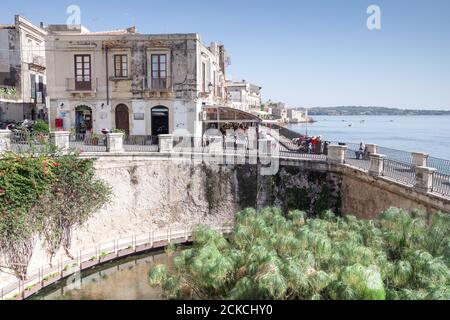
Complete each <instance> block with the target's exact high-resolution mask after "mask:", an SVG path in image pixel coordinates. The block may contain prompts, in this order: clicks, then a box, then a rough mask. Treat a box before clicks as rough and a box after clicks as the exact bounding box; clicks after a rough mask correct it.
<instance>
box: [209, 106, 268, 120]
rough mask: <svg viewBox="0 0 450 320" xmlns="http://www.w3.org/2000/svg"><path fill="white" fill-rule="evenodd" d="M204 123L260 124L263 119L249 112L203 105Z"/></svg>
mask: <svg viewBox="0 0 450 320" xmlns="http://www.w3.org/2000/svg"><path fill="white" fill-rule="evenodd" d="M202 120H203V122H204V123H248V124H251V123H254V124H258V123H260V122H261V120H260V119H259V118H258V117H257V116H255V115H253V114H251V113H248V112H245V111H242V110H238V109H234V108H229V107H223V106H205V107H203V119H202Z"/></svg>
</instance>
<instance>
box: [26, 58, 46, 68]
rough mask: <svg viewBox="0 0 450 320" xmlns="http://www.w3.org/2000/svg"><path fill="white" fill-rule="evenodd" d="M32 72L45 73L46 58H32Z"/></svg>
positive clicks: (30, 66) (30, 64) (30, 65)
mask: <svg viewBox="0 0 450 320" xmlns="http://www.w3.org/2000/svg"><path fill="white" fill-rule="evenodd" d="M28 65H29V68H30V69H31V70H35V71H44V70H45V68H46V67H45V58H44V57H42V56H38V55H33V56H31V59H30V63H29V64H28Z"/></svg>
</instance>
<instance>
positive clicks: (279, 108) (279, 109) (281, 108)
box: [267, 102, 289, 122]
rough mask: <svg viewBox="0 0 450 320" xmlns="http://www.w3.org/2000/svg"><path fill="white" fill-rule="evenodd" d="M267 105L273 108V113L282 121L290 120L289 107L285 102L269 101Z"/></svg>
mask: <svg viewBox="0 0 450 320" xmlns="http://www.w3.org/2000/svg"><path fill="white" fill-rule="evenodd" d="M267 106H268V107H269V108H271V109H272V115H274V116H275V117H276V118H277V119H279V120H281V121H282V122H287V121H288V120H289V116H288V108H287V107H286V104H285V103H283V102H277V103H275V102H268V103H267Z"/></svg>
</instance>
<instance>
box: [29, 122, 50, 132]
mask: <svg viewBox="0 0 450 320" xmlns="http://www.w3.org/2000/svg"><path fill="white" fill-rule="evenodd" d="M33 130H34V131H35V132H40V133H49V132H50V130H49V127H48V123H47V122H45V121H44V120H41V119H39V120H36V122H35V123H34V126H33Z"/></svg>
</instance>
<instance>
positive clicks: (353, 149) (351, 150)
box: [345, 143, 370, 171]
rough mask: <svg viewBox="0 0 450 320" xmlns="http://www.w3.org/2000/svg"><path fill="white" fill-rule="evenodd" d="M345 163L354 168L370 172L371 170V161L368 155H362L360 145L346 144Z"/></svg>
mask: <svg viewBox="0 0 450 320" xmlns="http://www.w3.org/2000/svg"><path fill="white" fill-rule="evenodd" d="M346 145H347V150H346V151H345V163H346V164H349V165H351V166H353V167H356V168H360V169H363V170H366V171H368V170H369V169H370V159H369V155H368V154H364V152H363V153H361V151H360V150H359V148H360V147H359V144H357V143H346Z"/></svg>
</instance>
